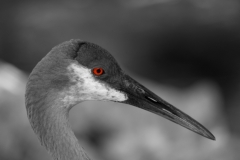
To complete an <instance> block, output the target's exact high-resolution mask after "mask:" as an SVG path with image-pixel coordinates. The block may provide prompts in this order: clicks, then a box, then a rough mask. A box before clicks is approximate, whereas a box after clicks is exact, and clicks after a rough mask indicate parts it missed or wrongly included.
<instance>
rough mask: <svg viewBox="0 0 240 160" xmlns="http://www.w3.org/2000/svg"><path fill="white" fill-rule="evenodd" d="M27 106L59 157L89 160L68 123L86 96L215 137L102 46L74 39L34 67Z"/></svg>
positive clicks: (40, 133) (43, 137)
mask: <svg viewBox="0 0 240 160" xmlns="http://www.w3.org/2000/svg"><path fill="white" fill-rule="evenodd" d="M25 98H26V109H27V115H28V118H29V121H30V124H31V126H32V128H33V130H34V132H35V133H36V134H37V136H38V138H39V140H40V142H41V144H42V145H43V146H44V147H45V148H46V149H47V151H48V152H49V153H50V154H51V156H52V157H53V159H55V160H89V159H90V158H88V156H87V154H86V153H85V151H84V150H83V149H82V147H81V146H80V145H79V143H78V140H77V138H76V137H75V135H74V133H73V131H72V130H71V127H70V124H69V122H68V113H69V110H70V109H71V108H72V107H73V106H75V105H76V104H78V103H80V102H82V101H86V100H101V101H114V102H120V103H125V104H130V105H133V106H136V107H139V108H142V109H145V110H147V111H150V112H153V113H155V114H157V115H160V116H163V117H164V118H166V119H169V120H170V121H173V122H175V123H177V124H179V125H181V126H183V127H185V128H187V129H189V130H192V131H193V132H196V133H198V134H200V135H202V136H204V137H207V138H209V139H212V140H214V139H215V137H214V136H213V135H212V134H211V133H210V132H209V131H208V130H207V129H206V128H205V127H203V126H202V125H201V124H199V123H198V122H197V121H195V120H194V119H192V118H191V117H190V116H188V115H186V114H185V113H183V112H182V111H180V110H179V109H177V108H175V107H174V106H172V105H171V104H169V103H167V102H166V101H164V100H163V99H161V98H160V97H158V96H157V95H155V94H154V93H153V92H151V91H150V90H148V89H147V88H145V87H144V86H143V85H141V84H139V83H138V82H137V81H135V80H134V79H132V78H131V77H130V76H128V75H127V74H126V73H124V72H123V71H122V70H121V68H120V67H119V65H118V64H117V62H116V60H115V59H114V58H113V56H112V55H111V54H110V53H109V52H108V51H106V50H105V49H103V48H101V47H100V46H98V45H96V44H93V43H89V42H85V41H81V40H70V41H67V42H64V43H62V44H60V45H58V46H56V47H54V48H53V49H52V50H51V51H50V52H49V53H48V54H47V55H46V56H45V57H44V58H43V59H42V60H41V61H40V62H39V63H38V64H37V65H36V67H35V68H34V69H33V71H32V73H31V74H30V76H29V79H28V82H27V87H26V95H25Z"/></svg>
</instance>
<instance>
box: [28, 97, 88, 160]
mask: <svg viewBox="0 0 240 160" xmlns="http://www.w3.org/2000/svg"><path fill="white" fill-rule="evenodd" d="M37 97H39V96H37ZM51 100H53V101H51ZM33 104H34V105H33ZM70 108H71V106H69V104H67V103H66V102H63V101H61V98H57V97H52V95H48V96H46V97H41V98H38V100H37V99H36V100H35V101H34V98H33V97H32V99H31V100H29V101H28V102H27V113H28V117H29V120H30V123H31V125H32V128H33V130H34V131H35V133H36V134H37V135H38V137H39V139H40V141H41V144H42V145H43V146H45V148H46V149H47V150H48V152H50V154H51V155H52V157H53V158H54V159H55V160H90V158H88V156H87V154H86V153H85V151H84V150H83V148H82V147H81V146H80V145H79V143H78V140H77V138H76V136H75V135H74V133H73V131H72V129H71V126H70V123H69V121H68V116H69V110H70Z"/></svg>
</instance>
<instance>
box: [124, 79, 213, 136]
mask: <svg viewBox="0 0 240 160" xmlns="http://www.w3.org/2000/svg"><path fill="white" fill-rule="evenodd" d="M123 86H124V87H123V88H122V90H123V91H124V92H125V93H126V94H127V95H128V100H126V101H125V102H124V103H127V104H130V105H133V106H136V107H139V108H142V109H144V110H147V111H149V112H152V113H155V114H157V115H160V116H162V117H164V118H166V119H168V120H170V121H172V122H174V123H177V124H179V125H181V126H183V127H185V128H187V129H189V130H191V131H193V132H195V133H197V134H200V135H202V136H204V137H206V138H209V139H211V140H215V137H214V135H213V134H212V133H211V132H209V131H208V130H207V129H206V128H205V127H204V126H203V125H201V124H200V123H198V122H197V121H196V120H194V119H193V118H191V117H190V116H189V115H187V114H185V113H184V112H182V111H181V110H179V109H177V108H176V107H174V106H173V105H171V104H169V103H168V102H166V101H164V100H163V99H162V98H160V97H159V96H157V95H156V94H154V93H153V92H151V91H150V90H149V89H147V88H146V87H144V86H143V85H141V84H140V83H138V82H137V81H135V80H134V79H132V78H131V77H129V76H128V75H125V76H124V81H123Z"/></svg>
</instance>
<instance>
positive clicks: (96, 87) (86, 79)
mask: <svg viewBox="0 0 240 160" xmlns="http://www.w3.org/2000/svg"><path fill="white" fill-rule="evenodd" d="M67 69H68V71H69V78H70V81H71V82H72V84H73V85H71V86H70V88H69V89H68V94H67V96H66V97H65V98H64V100H65V101H69V100H70V101H86V100H103V101H107V100H108V101H118V102H121V101H125V100H127V95H126V94H124V93H122V92H120V91H118V90H116V89H114V88H111V87H110V86H108V85H107V84H105V83H101V82H100V81H98V80H96V79H95V78H94V76H93V75H92V72H91V69H88V68H86V67H84V66H81V65H79V64H71V65H70V66H69V67H68V68H67Z"/></svg>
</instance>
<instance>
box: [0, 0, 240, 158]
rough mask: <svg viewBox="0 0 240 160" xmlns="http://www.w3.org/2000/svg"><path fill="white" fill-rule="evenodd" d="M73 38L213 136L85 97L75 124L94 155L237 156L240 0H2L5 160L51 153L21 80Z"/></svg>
mask: <svg viewBox="0 0 240 160" xmlns="http://www.w3.org/2000/svg"><path fill="white" fill-rule="evenodd" d="M73 38H80V39H82V40H87V41H90V42H94V43H96V44H99V45H100V46H102V47H103V48H106V49H107V50H108V51H109V52H110V53H112V54H113V56H114V57H115V58H116V59H117V60H118V62H119V64H120V65H121V66H122V68H123V69H124V70H125V71H126V72H127V73H128V74H130V75H131V76H132V77H133V78H135V79H136V80H138V81H139V82H141V83H142V84H144V85H145V86H146V87H147V88H149V89H151V90H152V91H154V92H155V93H157V94H158V95H159V96H160V97H162V98H163V99H165V100H167V101H168V102H170V103H171V104H173V105H174V106H176V107H178V108H179V109H181V110H182V111H184V112H185V113H187V114H189V115H191V116H192V117H193V118H194V119H196V120H198V121H199V122H200V123H202V124H203V125H204V126H206V127H207V128H208V129H209V130H210V131H211V132H212V133H213V134H214V135H215V137H216V141H211V140H208V139H205V138H203V137H201V136H199V135H197V134H195V133H193V132H190V131H188V130H187V129H185V128H182V127H180V126H178V125H176V124H174V123H172V122H170V121H167V120H165V119H163V118H161V117H159V116H156V115H154V114H152V113H148V112H146V111H144V110H141V109H138V108H135V107H132V106H128V105H123V104H116V103H109V102H108V103H105V102H84V103H82V104H80V105H78V106H76V107H74V108H73V109H72V111H71V113H70V114H71V115H70V121H71V124H72V128H73V130H74V132H75V134H76V136H77V137H78V139H79V141H80V143H81V145H82V146H83V147H84V148H85V150H86V151H87V153H88V154H89V155H90V157H91V158H92V159H93V160H163V159H164V160H192V159H194V160H210V159H211V160H214V159H216V160H226V159H227V160H238V159H240V153H239V151H240V125H239V122H240V106H239V105H240V98H239V97H240V74H239V72H240V63H239V62H240V1H238V0H128V1H127V0H101V1H99V0H68V1H61V0H58V1H47V0H41V1H37V0H31V1H26V0H21V1H16V0H1V2H0V159H1V160H32V159H35V160H42V159H45V160H50V156H49V155H48V153H47V152H46V151H45V149H44V148H43V147H42V146H40V143H39V142H38V139H37V137H36V136H35V134H34V133H33V131H32V129H31V127H30V124H29V122H28V119H27V116H26V111H25V104H24V94H25V85H26V81H27V77H28V74H29V73H30V72H31V70H32V69H33V67H34V66H35V65H36V63H37V62H38V61H39V60H41V58H42V57H43V56H44V55H45V54H46V53H48V52H49V51H50V50H51V48H52V47H54V46H55V45H57V44H59V43H61V42H63V41H66V40H69V39H73Z"/></svg>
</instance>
